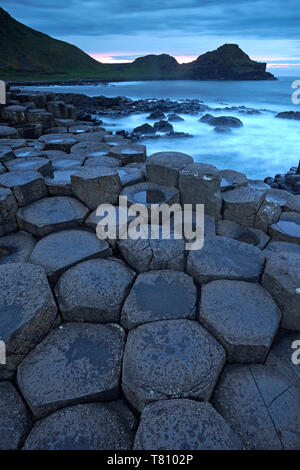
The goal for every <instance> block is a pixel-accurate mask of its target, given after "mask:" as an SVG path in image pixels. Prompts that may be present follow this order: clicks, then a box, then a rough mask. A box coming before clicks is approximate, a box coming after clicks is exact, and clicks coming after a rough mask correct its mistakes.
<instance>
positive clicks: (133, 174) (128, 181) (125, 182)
mask: <svg viewBox="0 0 300 470" xmlns="http://www.w3.org/2000/svg"><path fill="white" fill-rule="evenodd" d="M117 173H118V175H119V177H120V180H121V185H122V187H125V186H132V185H133V184H137V183H142V182H143V181H144V179H145V173H144V172H143V171H141V170H139V169H138V168H124V167H122V168H117Z"/></svg>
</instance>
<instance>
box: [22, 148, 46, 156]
mask: <svg viewBox="0 0 300 470" xmlns="http://www.w3.org/2000/svg"><path fill="white" fill-rule="evenodd" d="M14 154H15V156H16V157H17V158H32V157H41V158H43V157H45V156H46V154H45V152H44V151H43V150H38V149H34V148H32V147H21V148H19V149H16V150H14Z"/></svg>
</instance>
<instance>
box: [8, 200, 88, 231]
mask: <svg viewBox="0 0 300 470" xmlns="http://www.w3.org/2000/svg"><path fill="white" fill-rule="evenodd" d="M88 213H89V210H88V208H87V207H85V206H84V205H83V204H82V203H81V202H80V201H78V200H77V199H75V198H73V197H49V198H44V199H40V200H39V201H36V202H33V203H32V204H29V205H27V206H26V207H23V208H21V209H19V210H18V212H17V221H18V225H19V227H20V229H21V230H25V231H26V232H29V233H32V235H35V236H36V237H38V238H42V237H44V236H45V235H48V234H49V233H51V232H55V231H58V230H64V229H67V228H70V227H77V226H79V225H80V224H82V223H83V221H84V219H85V218H86V216H87V215H88Z"/></svg>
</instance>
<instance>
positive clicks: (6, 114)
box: [1, 105, 27, 124]
mask: <svg viewBox="0 0 300 470" xmlns="http://www.w3.org/2000/svg"><path fill="white" fill-rule="evenodd" d="M26 111H27V108H26V107H25V106H19V105H11V106H6V108H3V109H2V111H1V113H2V118H3V119H4V121H12V122H13V123H15V124H23V123H24V122H27V116H26Z"/></svg>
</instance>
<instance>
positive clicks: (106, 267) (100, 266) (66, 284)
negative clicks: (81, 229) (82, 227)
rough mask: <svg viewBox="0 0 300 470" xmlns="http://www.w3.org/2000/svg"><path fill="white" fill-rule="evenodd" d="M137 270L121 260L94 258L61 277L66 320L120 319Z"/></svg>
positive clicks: (59, 288) (58, 291) (59, 297)
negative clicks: (134, 270)
mask: <svg viewBox="0 0 300 470" xmlns="http://www.w3.org/2000/svg"><path fill="white" fill-rule="evenodd" d="M134 276H135V273H133V271H131V269H129V268H128V267H127V266H126V265H125V264H124V263H122V262H121V261H120V260H117V259H116V260H113V259H109V260H106V259H93V260H89V261H85V262H84V263H81V264H78V265H77V266H74V267H73V268H71V269H69V270H68V271H67V272H65V273H64V274H63V275H62V276H61V277H60V279H59V281H58V283H57V285H56V288H55V293H56V297H57V301H58V305H59V308H60V311H61V314H62V316H63V319H64V320H65V321H87V322H95V323H109V322H119V319H120V311H121V308H122V305H123V302H124V299H125V298H126V295H127V294H128V292H129V289H130V286H131V283H132V281H133V279H134Z"/></svg>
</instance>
